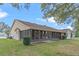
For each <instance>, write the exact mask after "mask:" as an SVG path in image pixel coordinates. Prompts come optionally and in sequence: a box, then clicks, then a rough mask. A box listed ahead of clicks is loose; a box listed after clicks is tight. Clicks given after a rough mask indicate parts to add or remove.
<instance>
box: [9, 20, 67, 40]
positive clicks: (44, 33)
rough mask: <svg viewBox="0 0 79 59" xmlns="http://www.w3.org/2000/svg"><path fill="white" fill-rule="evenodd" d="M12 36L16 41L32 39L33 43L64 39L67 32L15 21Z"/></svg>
mask: <svg viewBox="0 0 79 59" xmlns="http://www.w3.org/2000/svg"><path fill="white" fill-rule="evenodd" d="M10 35H11V36H12V37H13V38H14V39H16V40H21V39H23V38H24V37H31V38H32V41H44V40H55V39H63V38H64V37H65V36H66V30H57V29H54V28H51V27H48V26H45V25H38V24H35V23H30V22H25V21H21V20H14V22H13V25H12V28H11V32H10Z"/></svg>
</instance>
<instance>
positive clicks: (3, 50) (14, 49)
mask: <svg viewBox="0 0 79 59" xmlns="http://www.w3.org/2000/svg"><path fill="white" fill-rule="evenodd" d="M0 55H1V56H4V55H5V56H7V55H9V56H12V55H19V56H22V55H23V56H28V55H29V56H54V55H57V56H59V55H69V56H70V55H79V40H58V41H51V42H48V43H35V44H32V45H30V46H24V45H23V44H22V42H21V41H17V40H10V39H7V40H6V39H4V40H2V39H0Z"/></svg>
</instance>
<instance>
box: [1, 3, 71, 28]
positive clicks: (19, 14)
mask: <svg viewBox="0 0 79 59" xmlns="http://www.w3.org/2000/svg"><path fill="white" fill-rule="evenodd" d="M42 15H43V14H42V12H41V8H40V4H38V3H35V4H31V5H30V8H29V10H26V9H24V8H21V9H20V10H17V9H16V8H14V7H12V6H11V5H9V4H4V5H0V22H5V24H7V25H9V26H10V27H11V26H12V24H13V21H14V19H19V20H23V21H27V22H32V23H37V24H40V25H46V26H49V27H53V28H56V29H62V28H67V27H69V26H70V25H69V24H62V25H59V24H57V23H56V21H55V20H54V18H53V17H52V18H49V19H48V20H49V21H48V22H47V20H46V19H43V18H42ZM66 22H67V21H66Z"/></svg>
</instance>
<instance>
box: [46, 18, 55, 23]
mask: <svg viewBox="0 0 79 59" xmlns="http://www.w3.org/2000/svg"><path fill="white" fill-rule="evenodd" d="M48 21H49V22H53V23H56V21H55V20H54V17H51V18H48Z"/></svg>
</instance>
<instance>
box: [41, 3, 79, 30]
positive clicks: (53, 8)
mask: <svg viewBox="0 0 79 59" xmlns="http://www.w3.org/2000/svg"><path fill="white" fill-rule="evenodd" d="M41 10H42V13H43V18H49V17H52V16H53V17H54V18H55V20H56V21H57V22H58V23H62V22H64V21H65V20H66V19H67V18H68V17H71V16H72V17H73V20H75V22H76V23H75V24H76V28H77V29H79V25H78V24H79V4H78V3H43V4H41Z"/></svg>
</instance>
